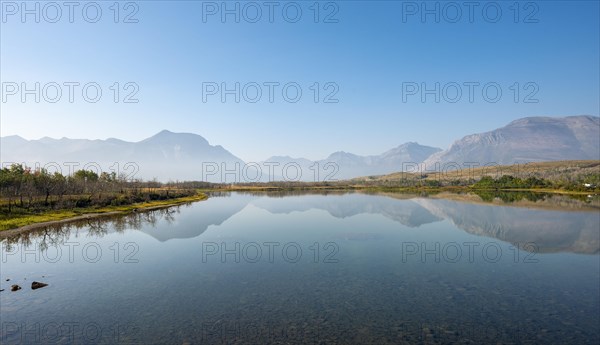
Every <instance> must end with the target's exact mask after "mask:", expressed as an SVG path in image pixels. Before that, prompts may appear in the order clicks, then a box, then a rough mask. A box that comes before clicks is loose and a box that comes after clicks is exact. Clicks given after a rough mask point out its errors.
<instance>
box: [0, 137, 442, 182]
mask: <svg viewBox="0 0 600 345" xmlns="http://www.w3.org/2000/svg"><path fill="white" fill-rule="evenodd" d="M0 144H1V145H0V146H1V147H0V156H1V161H2V164H3V165H7V164H10V163H25V164H26V165H28V166H31V167H36V164H37V165H39V166H42V167H43V166H45V165H47V164H50V165H55V164H54V163H57V164H58V166H60V167H61V169H62V171H63V173H65V174H67V173H69V166H70V165H72V163H71V162H76V163H78V165H77V166H75V167H74V168H71V169H72V170H78V169H82V168H87V169H94V170H100V171H106V172H109V173H110V172H111V171H118V172H122V173H124V174H126V175H127V176H130V177H136V178H143V179H146V180H148V179H153V178H156V179H158V180H159V181H169V180H204V181H209V182H226V183H230V182H240V181H261V182H266V181H269V180H287V181H293V180H300V181H323V180H324V179H326V180H332V179H338V180H339V179H345V178H351V177H356V176H363V175H373V174H386V173H392V172H395V171H398V170H401V169H402V164H403V162H415V161H416V162H419V163H420V162H422V161H423V160H424V159H425V158H427V157H428V156H429V155H431V154H432V153H434V152H438V151H441V149H438V148H433V147H428V146H422V145H419V144H417V143H406V144H403V145H400V146H398V147H397V148H394V149H392V150H389V151H387V152H384V153H383V154H381V155H378V156H358V155H354V154H352V153H347V152H336V153H333V154H331V155H330V156H329V157H328V158H326V159H322V160H319V161H310V160H308V159H304V158H291V157H285V156H279V157H277V156H275V157H271V158H269V159H267V160H265V161H263V162H258V163H249V162H248V164H247V165H246V163H245V162H244V161H243V160H242V159H241V158H239V157H237V156H235V155H233V154H232V153H231V152H229V151H227V150H226V149H224V148H223V147H222V146H220V145H216V146H213V145H210V144H209V143H208V141H206V139H204V138H203V137H202V136H200V135H197V134H190V133H173V132H169V131H167V130H164V131H161V132H160V133H158V134H156V135H154V136H152V137H150V138H147V139H144V140H142V141H139V142H127V141H123V140H119V139H114V138H110V139H107V140H87V139H68V138H62V139H52V138H47V137H44V138H41V139H39V140H25V139H23V138H21V137H19V136H8V137H3V138H1V140H0ZM236 164H237V166H236ZM86 165H87V166H86ZM98 166H99V168H98ZM48 169H49V170H53V171H55V170H56V169H55V168H54V166H48Z"/></svg>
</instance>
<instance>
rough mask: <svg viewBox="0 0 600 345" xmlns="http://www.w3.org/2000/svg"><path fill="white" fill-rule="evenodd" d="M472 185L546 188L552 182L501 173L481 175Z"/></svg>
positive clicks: (480, 186) (500, 187)
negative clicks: (499, 175)
mask: <svg viewBox="0 0 600 345" xmlns="http://www.w3.org/2000/svg"><path fill="white" fill-rule="evenodd" d="M473 187H475V188H480V189H521V188H523V189H525V188H548V187H552V182H550V181H547V180H545V179H542V178H538V177H528V178H526V179H522V178H518V177H514V176H511V175H503V176H502V177H500V178H497V179H494V178H493V177H491V176H483V177H482V178H481V179H480V180H479V181H477V182H476V183H475V184H474V185H473Z"/></svg>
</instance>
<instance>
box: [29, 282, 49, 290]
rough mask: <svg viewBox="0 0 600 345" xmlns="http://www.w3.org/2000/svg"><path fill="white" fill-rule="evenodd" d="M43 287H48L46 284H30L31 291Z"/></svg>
mask: <svg viewBox="0 0 600 345" xmlns="http://www.w3.org/2000/svg"><path fill="white" fill-rule="evenodd" d="M44 286H48V284H46V283H40V282H36V281H34V282H33V283H31V290H35V289H39V288H43V287H44Z"/></svg>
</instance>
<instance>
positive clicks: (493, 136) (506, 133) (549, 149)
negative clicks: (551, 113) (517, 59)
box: [424, 116, 600, 169]
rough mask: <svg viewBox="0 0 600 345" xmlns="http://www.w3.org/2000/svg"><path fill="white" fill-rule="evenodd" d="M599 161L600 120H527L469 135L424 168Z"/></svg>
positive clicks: (574, 118)
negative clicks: (476, 164)
mask: <svg viewBox="0 0 600 345" xmlns="http://www.w3.org/2000/svg"><path fill="white" fill-rule="evenodd" d="M593 159H600V117H595V116H569V117H526V118H522V119H519V120H515V121H513V122H511V123H509V124H508V125H507V126H505V127H502V128H499V129H495V130H493V131H490V132H485V133H479V134H471V135H468V136H466V137H464V138H462V139H460V140H457V141H456V142H454V144H452V146H451V147H450V148H449V149H447V150H444V151H441V152H438V153H435V154H433V155H432V156H431V157H429V158H428V159H427V160H425V162H424V163H425V165H426V166H427V167H428V169H434V166H435V165H436V163H437V164H439V165H440V166H441V167H442V168H443V166H444V165H450V164H451V163H456V164H458V165H459V166H461V167H463V166H464V163H465V162H476V163H479V164H480V165H485V164H488V163H496V164H500V165H508V164H514V163H525V162H542V161H557V160H593Z"/></svg>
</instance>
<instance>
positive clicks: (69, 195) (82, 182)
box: [0, 164, 196, 213]
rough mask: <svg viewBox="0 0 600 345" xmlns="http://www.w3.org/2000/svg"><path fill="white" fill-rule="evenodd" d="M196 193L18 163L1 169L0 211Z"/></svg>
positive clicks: (173, 186)
mask: <svg viewBox="0 0 600 345" xmlns="http://www.w3.org/2000/svg"><path fill="white" fill-rule="evenodd" d="M195 193H196V191H195V189H190V188H185V187H181V186H178V184H177V183H172V184H171V185H170V186H169V187H166V186H164V185H163V184H161V183H159V182H156V181H141V180H127V179H126V178H125V177H124V176H118V175H116V174H115V173H114V172H113V173H107V172H102V173H101V174H99V175H98V173H96V172H94V171H92V170H78V171H76V172H75V173H73V174H72V175H69V176H65V175H63V174H61V173H59V172H54V173H50V172H48V171H47V170H45V169H35V170H33V169H31V168H29V167H27V166H24V165H21V164H13V165H11V166H10V167H5V168H2V169H0V197H1V200H0V211H1V212H8V213H12V212H15V211H19V210H27V211H31V210H40V209H66V208H78V207H91V206H98V207H102V206H109V205H112V206H119V205H128V204H133V203H137V202H144V201H152V200H166V199H172V198H178V197H183V196H190V195H194V194H195Z"/></svg>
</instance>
